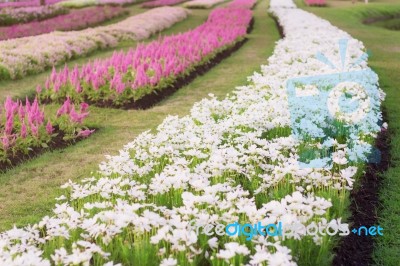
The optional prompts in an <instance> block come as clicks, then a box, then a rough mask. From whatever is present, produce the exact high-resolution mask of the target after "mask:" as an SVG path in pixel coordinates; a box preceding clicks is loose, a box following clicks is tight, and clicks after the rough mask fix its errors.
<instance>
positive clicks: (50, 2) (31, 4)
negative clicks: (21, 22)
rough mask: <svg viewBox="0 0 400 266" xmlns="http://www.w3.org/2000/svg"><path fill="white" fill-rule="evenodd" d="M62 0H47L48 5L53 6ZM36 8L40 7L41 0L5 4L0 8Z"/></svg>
mask: <svg viewBox="0 0 400 266" xmlns="http://www.w3.org/2000/svg"><path fill="white" fill-rule="evenodd" d="M61 1H62V0H46V5H53V4H56V3H58V2H61ZM34 6H40V1H39V0H31V1H18V2H5V3H0V8H6V7H34Z"/></svg>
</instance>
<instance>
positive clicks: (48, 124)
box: [46, 120, 54, 135]
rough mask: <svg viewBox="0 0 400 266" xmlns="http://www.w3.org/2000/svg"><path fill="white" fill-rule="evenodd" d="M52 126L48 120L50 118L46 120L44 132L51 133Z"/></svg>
mask: <svg viewBox="0 0 400 266" xmlns="http://www.w3.org/2000/svg"><path fill="white" fill-rule="evenodd" d="M53 131H54V128H53V126H52V124H51V122H50V120H48V121H47V125H46V132H47V134H49V135H51V134H53Z"/></svg>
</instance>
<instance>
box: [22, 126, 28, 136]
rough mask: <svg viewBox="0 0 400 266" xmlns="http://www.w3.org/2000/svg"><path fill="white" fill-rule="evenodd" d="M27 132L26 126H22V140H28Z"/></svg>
mask: <svg viewBox="0 0 400 266" xmlns="http://www.w3.org/2000/svg"><path fill="white" fill-rule="evenodd" d="M27 134H28V133H27V130H26V125H25V124H22V126H21V138H23V139H24V138H26V136H27Z"/></svg>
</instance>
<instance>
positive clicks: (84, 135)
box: [77, 129, 95, 138]
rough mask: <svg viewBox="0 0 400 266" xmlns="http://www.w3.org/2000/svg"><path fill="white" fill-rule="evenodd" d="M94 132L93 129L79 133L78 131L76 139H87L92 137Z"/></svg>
mask: <svg viewBox="0 0 400 266" xmlns="http://www.w3.org/2000/svg"><path fill="white" fill-rule="evenodd" d="M94 131H95V130H94V129H93V130H90V129H86V130H81V131H79V133H78V135H77V137H82V138H87V137H89V136H90V135H92V134H93V132H94Z"/></svg>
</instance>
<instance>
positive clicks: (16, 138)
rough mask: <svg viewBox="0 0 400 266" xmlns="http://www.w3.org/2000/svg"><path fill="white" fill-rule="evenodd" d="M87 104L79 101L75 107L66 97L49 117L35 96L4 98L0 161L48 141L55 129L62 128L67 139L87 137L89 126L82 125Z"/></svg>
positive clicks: (1, 111) (0, 129)
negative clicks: (28, 97)
mask: <svg viewBox="0 0 400 266" xmlns="http://www.w3.org/2000/svg"><path fill="white" fill-rule="evenodd" d="M88 107H89V106H88V105H87V104H86V103H82V104H81V106H80V109H79V110H76V109H75V106H74V105H73V104H72V103H71V101H70V100H69V99H67V100H66V101H65V102H64V104H63V105H62V106H61V108H60V109H59V110H58V111H57V114H56V115H55V116H53V117H51V118H50V117H48V116H46V115H45V113H44V110H43V109H41V108H40V106H39V103H38V100H37V99H35V100H34V101H33V102H30V101H29V100H28V99H27V100H26V101H25V103H23V102H22V101H13V100H11V98H9V97H8V98H7V100H6V101H5V103H4V108H3V110H1V109H2V108H1V107H0V163H5V162H7V161H8V160H9V159H10V156H11V157H12V156H13V155H15V154H18V153H23V154H28V153H29V151H30V150H32V149H33V148H37V147H43V146H44V145H47V144H49V143H50V142H51V141H52V140H53V138H54V137H55V135H53V134H54V133H56V134H57V133H59V132H55V129H56V128H57V129H58V130H59V131H62V132H63V134H65V137H67V138H68V139H74V138H78V137H87V136H89V135H90V134H91V133H93V131H92V130H89V129H87V128H85V127H83V126H82V123H83V120H84V119H85V118H86V117H87V116H88V115H89V112H88Z"/></svg>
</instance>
